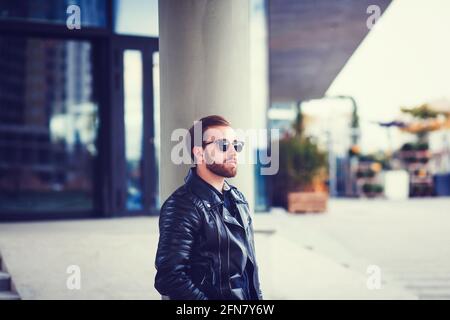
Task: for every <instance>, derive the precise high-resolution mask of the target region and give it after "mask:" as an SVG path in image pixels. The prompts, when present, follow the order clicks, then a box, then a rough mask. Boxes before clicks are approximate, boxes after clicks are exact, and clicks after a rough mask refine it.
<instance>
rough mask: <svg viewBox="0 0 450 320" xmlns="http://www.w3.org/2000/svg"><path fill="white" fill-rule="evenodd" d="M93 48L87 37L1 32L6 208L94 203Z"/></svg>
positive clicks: (0, 148)
mask: <svg viewBox="0 0 450 320" xmlns="http://www.w3.org/2000/svg"><path fill="white" fill-rule="evenodd" d="M91 51H92V46H91V44H90V43H89V42H86V41H66V40H57V39H40V38H25V37H3V36H1V37H0V212H5V211H6V212H14V211H21V212H36V211H39V212H51V211H70V210H73V211H84V210H90V209H92V208H93V182H94V181H93V176H94V175H93V166H94V161H95V159H96V157H97V148H96V138H97V127H98V116H97V111H98V106H97V103H96V102H95V100H94V94H93V87H92V80H93V79H92V78H93V76H92V72H93V71H92V68H93V66H92V52H91Z"/></svg>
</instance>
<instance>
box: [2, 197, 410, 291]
mask: <svg viewBox="0 0 450 320" xmlns="http://www.w3.org/2000/svg"><path fill="white" fill-rule="evenodd" d="M330 207H333V204H331V205H330ZM334 215H335V213H332V212H330V213H328V214H325V215H322V216H309V215H306V216H304V215H303V216H297V215H289V214H286V213H284V212H282V211H277V210H274V212H273V213H272V214H257V215H255V219H254V223H255V230H256V231H257V232H256V235H255V245H256V254H257V259H258V261H259V265H260V273H261V286H262V290H263V294H264V297H265V299H415V298H416V295H415V294H413V293H412V291H410V290H409V291H408V290H404V289H403V288H402V287H401V286H399V285H398V283H390V282H389V281H387V278H383V281H382V287H381V289H379V290H377V289H375V290H370V289H369V288H368V287H367V279H368V275H367V274H366V270H365V269H364V270H362V269H357V268H355V267H354V266H356V263H355V261H359V258H357V257H356V256H354V255H353V254H352V253H350V252H349V251H348V250H347V249H346V248H344V247H342V246H341V245H340V244H339V243H338V241H332V239H331V241H330V239H329V238H327V237H326V236H325V235H320V234H319V233H315V232H307V231H305V230H307V228H305V226H302V227H299V228H298V229H297V230H295V228H296V225H297V226H300V225H303V222H302V221H306V220H308V219H311V218H312V219H313V220H314V219H317V218H319V219H326V218H328V219H329V218H330V217H333V216H334ZM305 219H306V220H305ZM157 221H158V220H157V218H150V217H134V218H118V219H100V220H99V219H91V220H78V221H58V222H34V223H14V224H12V223H3V224H0V252H1V253H2V255H3V257H4V260H5V263H6V265H7V266H8V270H9V272H10V274H11V276H12V278H13V281H14V283H15V285H16V288H17V290H18V292H19V294H20V295H21V297H22V299H160V296H159V294H158V293H157V292H156V290H155V289H154V287H153V283H154V276H155V268H154V257H155V252H156V246H157V240H158V228H157ZM294 222H295V223H294ZM265 231H268V232H265ZM273 231H276V232H274V233H273ZM309 241H311V242H310V243H311V245H308V243H309ZM313 245H318V246H321V247H322V249H321V250H317V248H315V247H313ZM330 252H331V254H330ZM342 259H344V260H346V261H347V262H346V263H347V264H348V263H350V262H351V263H352V264H354V266H353V268H352V267H349V265H346V263H343V260H342ZM361 261H363V262H361ZM361 261H360V262H361V263H362V265H364V264H365V260H364V259H361ZM71 265H76V266H79V267H80V271H81V289H80V290H70V289H68V287H67V285H66V282H67V279H68V277H69V276H70V274H68V273H67V272H66V271H67V268H68V267H69V266H71Z"/></svg>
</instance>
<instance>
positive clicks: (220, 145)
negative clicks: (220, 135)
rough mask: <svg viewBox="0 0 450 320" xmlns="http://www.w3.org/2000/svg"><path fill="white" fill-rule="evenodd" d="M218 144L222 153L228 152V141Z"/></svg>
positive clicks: (220, 141)
mask: <svg viewBox="0 0 450 320" xmlns="http://www.w3.org/2000/svg"><path fill="white" fill-rule="evenodd" d="M217 144H218V145H219V149H220V150H221V151H222V152H225V151H227V150H228V146H229V142H228V141H227V140H219V141H217Z"/></svg>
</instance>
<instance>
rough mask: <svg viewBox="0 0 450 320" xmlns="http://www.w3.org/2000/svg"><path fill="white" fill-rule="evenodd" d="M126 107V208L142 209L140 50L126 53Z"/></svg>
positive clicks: (141, 72)
mask: <svg viewBox="0 0 450 320" xmlns="http://www.w3.org/2000/svg"><path fill="white" fill-rule="evenodd" d="M123 59H124V64H123V66H124V108H125V113H124V115H125V158H126V167H127V171H126V175H127V176H126V182H127V209H128V210H141V209H142V208H143V202H142V194H143V192H142V191H143V179H142V172H143V170H142V166H143V157H142V143H143V111H144V109H143V97H144V96H143V93H142V89H143V69H142V68H143V66H142V53H141V51H139V50H125V52H124V58H123Z"/></svg>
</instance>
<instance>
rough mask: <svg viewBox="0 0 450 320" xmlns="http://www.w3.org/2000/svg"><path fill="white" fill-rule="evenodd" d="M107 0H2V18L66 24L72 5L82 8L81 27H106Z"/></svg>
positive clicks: (0, 3) (0, 14)
mask: <svg viewBox="0 0 450 320" xmlns="http://www.w3.org/2000/svg"><path fill="white" fill-rule="evenodd" d="M106 1H107V0H20V1H11V0H0V20H7V21H31V22H41V23H52V24H62V25H65V24H66V21H67V19H68V18H69V16H70V14H71V13H69V14H68V13H67V8H68V7H69V6H70V5H77V6H78V7H79V8H80V19H81V27H106V11H107V10H106Z"/></svg>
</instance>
